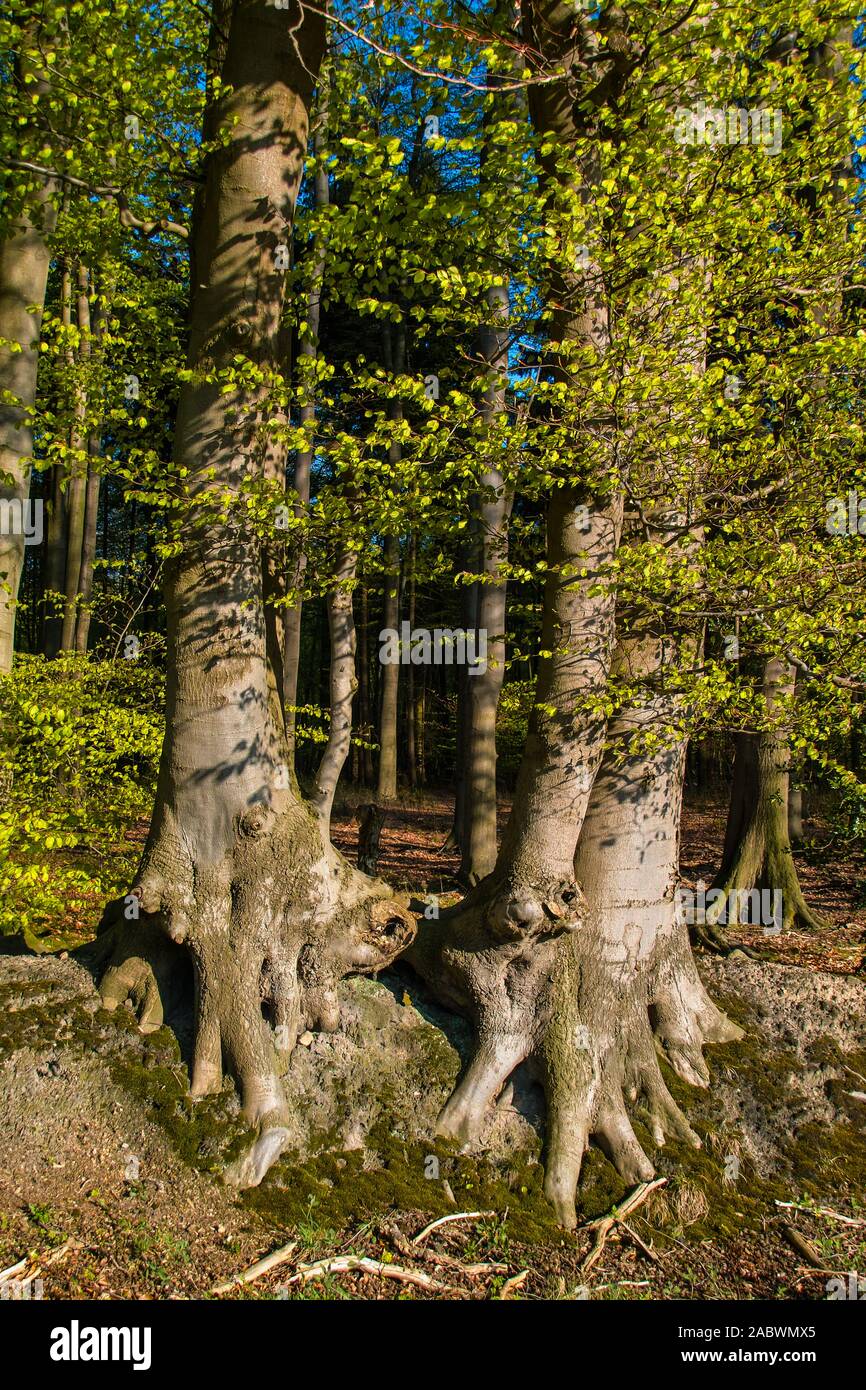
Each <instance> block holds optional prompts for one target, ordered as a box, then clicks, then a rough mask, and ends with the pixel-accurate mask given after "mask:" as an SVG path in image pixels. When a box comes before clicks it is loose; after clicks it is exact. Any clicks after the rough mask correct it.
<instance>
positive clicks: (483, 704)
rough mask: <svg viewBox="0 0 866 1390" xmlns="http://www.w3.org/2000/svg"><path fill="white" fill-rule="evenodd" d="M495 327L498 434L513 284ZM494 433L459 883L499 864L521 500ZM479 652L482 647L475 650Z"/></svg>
mask: <svg viewBox="0 0 866 1390" xmlns="http://www.w3.org/2000/svg"><path fill="white" fill-rule="evenodd" d="M487 305H488V309H489V311H490V323H489V324H488V325H487V326H486V327H485V328H484V330H483V331H482V333H481V335H480V337H481V355H482V357H483V359H484V361H485V362H487V363H488V364H489V367H490V374H491V378H492V379H491V381H490V383H489V385H488V387H487V392H486V399H485V404H484V418H485V421H486V423H487V426H488V429H490V430H491V431H495V426H496V421H497V419H498V418H499V416H501V415H503V414H504V412H505V390H506V386H507V382H508V328H507V324H508V313H509V302H508V286H507V285H505V284H499V285H495V286H493V287H492V288H491V289H490V290H488V292H487ZM496 452H497V443H496V437H495V433H494V442H493V448H492V450H491V459H490V461H489V462H488V464H487V466H486V467H485V469H484V472H483V474H482V476H481V492H480V495H479V497H478V501H477V519H478V523H479V525H478V553H479V559H480V572H481V574H482V575H483V576H484V582H483V583H480V584H479V585H478V602H477V613H476V623H475V626H476V631H477V632H478V633H479V634H483V638H482V640H483V641H484V643H485V644H486V651H487V660H486V662H485V664H484V666H483V668H482V669H481V670H468V671H467V672H466V683H465V688H466V700H467V709H466V735H465V736H466V754H467V757H466V761H465V764H464V769H465V770H464V772H463V777H464V779H465V802H464V806H463V827H462V834H461V838H460V849H461V851H462V857H461V864H460V875H459V876H460V880H461V882H463V883H467V884H474V883H479V882H480V881H481V879H482V878H485V877H486V876H487V874H489V873H491V872H492V871H493V866H494V865H495V863H496V711H497V709H498V707H499V696H500V694H501V691H502V682H503V680H504V678H505V618H506V587H507V586H506V580H505V578H504V576H503V566H504V565H505V562H506V560H507V559H508V521H509V517H510V515H511V507H512V503H513V500H514V494H513V491H512V489H511V488H510V487H509V486H507V484H506V481H505V478H504V477H503V474H502V472H501V470H500V469H499V468H498V467H497V464H496ZM475 650H476V652H477V651H478V650H479V647H478V642H477V641H476V646H475Z"/></svg>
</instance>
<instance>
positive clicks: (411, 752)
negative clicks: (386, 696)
mask: <svg viewBox="0 0 866 1390" xmlns="http://www.w3.org/2000/svg"><path fill="white" fill-rule="evenodd" d="M406 568H407V571H408V573H407V585H406V587H407V589H408V591H409V611H408V619H409V631H410V632H414V631H415V611H416V598H417V573H416V571H417V568H418V537H417V534H416V533H415V532H414V531H413V532H412V535H411V536H410V538H409V555H408V561H407V566H406ZM415 680H416V677H415V666H414V665H410V666H408V667H407V668H406V770H407V772H408V774H409V786H410V787H411V788H412V790H413V791H415V789H416V788H417V786H418V745H417V733H416V728H415V715H416V704H415Z"/></svg>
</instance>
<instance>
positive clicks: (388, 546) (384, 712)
mask: <svg viewBox="0 0 866 1390" xmlns="http://www.w3.org/2000/svg"><path fill="white" fill-rule="evenodd" d="M382 583H383V586H384V602H383V605H382V626H383V628H391V629H392V630H393V631H395V632H396V631H398V630H399V627H400V543H399V541H398V540H397V537H396V536H387V537H386V539H385V553H384V573H383V577H382ZM399 682H400V666H399V663H398V662H395V661H392V662H387V663H385V664H384V665H383V666H382V668H381V671H380V674H379V685H380V698H381V703H380V707H379V777H378V781H377V783H376V797H377V799H378V800H379V801H393V800H394V798H395V797H396V795H397V697H398V694H399Z"/></svg>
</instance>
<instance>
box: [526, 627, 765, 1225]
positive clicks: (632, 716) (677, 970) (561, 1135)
mask: <svg viewBox="0 0 866 1390" xmlns="http://www.w3.org/2000/svg"><path fill="white" fill-rule="evenodd" d="M690 645H691V649H692V650H694V644H693V643H691V644H690ZM660 651H661V642H660V640H659V639H658V638H656V637H654V636H644V637H637V638H633V639H630V640H629V639H626V640H625V641H623V642H621V644H620V646H619V648H618V651H617V656H616V658H615V663H614V664H615V666H616V667H617V668H618V672H619V674H624V675H627V677H628V679H629V680H630V681H631V682H637V683H638V686H639V688H638V698H637V700H636V701H635V702H634V704H632V705H631V707H630V708H626V709H625V710H624V711H623V712H622V713H621V714H620V715H618V716H617V717H616V718H615V719H614V720H612V721H611V723H610V724H609V726H608V737H607V750H606V753H605V757H604V761H603V763H602V766H601V769H600V771H599V774H598V776H597V777H596V779H595V783H594V785H593V788H592V796H591V797H590V802H589V807H588V809H587V813H586V817H585V819H584V822H583V828H582V830H581V835H580V840H579V842H578V848H577V855H576V858H575V872H576V874H577V878H578V881H579V883H580V885H581V887H582V889H583V892H584V894H585V896H586V901H587V904H588V909H587V917H586V921H585V923H584V927H583V929H582V930H581V932H580V933H579V934H578V935H577V936H575V937H574V938H573V939H572V940H571V941H570V942H569V943H568V945H567V947H566V950H565V951H564V952H563V955H562V957H561V958H560V960H559V961H558V962H557V970H556V975H557V978H556V980H555V983H554V1003H553V1006H552V1020H551V1025H550V1028H549V1029H548V1032H547V1034H546V1037H545V1040H544V1052H543V1059H542V1060H543V1067H544V1074H545V1089H546V1094H547V1099H548V1137H547V1159H546V1183H545V1190H546V1191H547V1194H548V1196H549V1197H550V1199H551V1200H552V1201H553V1203H554V1205H555V1207H556V1209H557V1211H558V1212H559V1214H560V1218H561V1219H562V1220H563V1222H564V1224H566V1225H571V1224H572V1223H573V1220H574V1192H575V1186H576V1183H577V1179H578V1176H579V1173H580V1167H581V1161H582V1155H583V1153H584V1151H585V1150H586V1148H587V1145H588V1143H589V1140H590V1137H592V1138H593V1139H594V1140H595V1141H596V1142H597V1143H598V1144H599V1146H600V1147H601V1148H602V1149H603V1150H604V1152H605V1153H606V1154H607V1156H608V1157H609V1158H610V1160H611V1162H612V1163H613V1164H614V1165H615V1166H616V1168H617V1170H618V1171H619V1173H620V1174H621V1175H622V1176H623V1177H624V1178H625V1179H626V1181H628V1182H640V1181H645V1180H647V1179H648V1178H650V1177H652V1174H653V1167H652V1163H651V1162H650V1160H649V1158H648V1157H647V1155H646V1154H645V1153H644V1151H643V1149H642V1148H641V1145H640V1144H639V1142H638V1140H637V1138H636V1137H635V1133H634V1130H633V1129H632V1125H631V1120H630V1118H629V1114H628V1109H627V1103H628V1105H629V1106H631V1107H635V1106H636V1108H637V1110H638V1112H639V1113H640V1114H641V1117H642V1118H643V1119H644V1121H645V1123H646V1124H647V1127H648V1128H649V1130H650V1133H651V1134H652V1136H653V1139H654V1142H655V1143H656V1144H657V1145H661V1144H663V1143H664V1140H665V1137H666V1136H669V1135H670V1136H673V1137H676V1138H679V1139H683V1140H685V1141H686V1142H689V1143H691V1144H693V1145H695V1146H696V1147H698V1146H699V1141H698V1139H697V1137H696V1135H695V1134H694V1133H693V1131H692V1130H691V1128H690V1126H689V1125H688V1123H687V1121H686V1120H685V1118H684V1116H683V1115H682V1113H681V1111H680V1109H679V1107H678V1106H677V1105H676V1103H675V1102H674V1100H673V1099H672V1097H671V1095H670V1093H669V1091H668V1089H667V1086H666V1084H665V1082H664V1079H663V1077H662V1074H661V1072H660V1070H659V1065H658V1057H657V1045H658V1046H659V1047H661V1048H662V1049H663V1050H664V1053H665V1055H666V1057H667V1060H668V1062H669V1063H670V1064H671V1066H672V1067H673V1068H674V1070H675V1071H676V1072H677V1073H678V1075H679V1076H681V1077H682V1078H683V1079H684V1080H685V1081H687V1082H689V1083H691V1084H692V1085H697V1086H706V1085H707V1084H708V1082H709V1074H708V1072H707V1068H706V1064H705V1062H704V1059H703V1054H702V1048H703V1045H704V1044H705V1043H708V1042H713V1043H718V1042H726V1041H731V1040H733V1039H735V1038H737V1037H739V1036H741V1034H740V1030H739V1029H738V1028H736V1026H735V1025H734V1024H732V1023H730V1021H729V1020H728V1019H726V1018H725V1016H724V1015H723V1014H721V1013H720V1011H719V1010H718V1009H717V1008H716V1006H715V1005H714V1004H713V1002H712V1000H711V999H710V998H709V996H708V995H707V993H706V991H705V989H704V987H703V985H702V983H701V980H700V977H699V976H698V973H697V970H696V968H695V964H694V959H693V957H692V954H691V950H690V948H689V940H688V932H687V929H686V926H685V921H684V913H683V911H682V907H681V905H680V902H679V895H678V885H679V845H680V818H681V810H682V792H683V782H684V778H685V760H686V739H685V737H684V736H683V735H681V734H676V733H673V732H671V731H673V730H675V729H676V728H677V725H678V724H679V723H680V720H679V718H678V715H679V708H678V704H679V702H678V699H677V697H674V696H671V695H670V694H668V693H667V692H666V691H665V689H664V685H663V682H662V680H661V675H662V667H661V658H660ZM660 729H661V730H663V731H666V732H665V733H664V734H663V739H662V743H661V746H659V747H657V748H656V749H655V751H654V752H653V753H651V754H650V753H647V752H646V751H645V750H646V747H647V741H646V735H647V733H657V732H658V731H659V730H660ZM649 746H653V744H652V743H651V742H650V745H649ZM575 1037H576V1038H577V1039H578V1042H579V1046H578V1049H577V1051H576V1052H575V1048H574V1039H575Z"/></svg>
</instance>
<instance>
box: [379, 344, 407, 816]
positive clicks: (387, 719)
mask: <svg viewBox="0 0 866 1390" xmlns="http://www.w3.org/2000/svg"><path fill="white" fill-rule="evenodd" d="M385 357H386V365H387V367H388V369H389V370H390V371H391V372H393V373H394V375H395V376H399V374H400V373H401V372H402V371H403V370H404V369H405V365H406V338H405V330H404V329H403V327H402V325H400V326H399V327H398V328H397V330H396V332H395V333H394V334H393V335H392V334H391V331H390V329H389V330H387V331H386V334H385ZM389 413H390V416H391V419H392V420H393V421H394V422H395V423H398V422H399V421H400V420H402V418H403V410H402V406H401V405H400V402H399V401H392V402H391V406H390V411H389ZM401 458H402V449H401V447H400V445H399V443H397V442H396V441H395V442H394V443H392V444H391V445H390V446H389V449H388V461H389V462H390V463H391V464H392V466H393V468H394V471H395V473H396V472H397V470H398V466H399V463H400V460H401ZM382 582H383V586H384V604H383V610H382V626H383V628H391V629H393V630H394V631H398V630H399V626H400V542H399V540H398V539H397V537H396V536H387V537H386V538H385V554H384V575H383V580H382ZM401 655H402V653H401ZM399 686H400V665H399V663H398V662H389V663H386V664H384V665H382V667H381V669H380V672H379V688H380V705H379V776H378V781H377V784H376V799H377V800H378V801H386V802H387V801H393V800H394V798H395V797H396V795H397V727H398V726H397V713H398V696H399Z"/></svg>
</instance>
